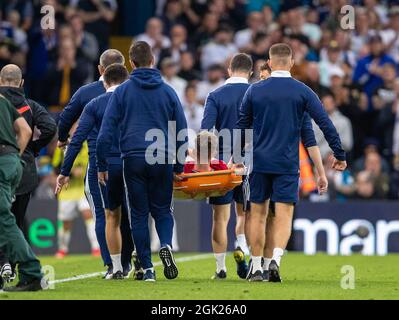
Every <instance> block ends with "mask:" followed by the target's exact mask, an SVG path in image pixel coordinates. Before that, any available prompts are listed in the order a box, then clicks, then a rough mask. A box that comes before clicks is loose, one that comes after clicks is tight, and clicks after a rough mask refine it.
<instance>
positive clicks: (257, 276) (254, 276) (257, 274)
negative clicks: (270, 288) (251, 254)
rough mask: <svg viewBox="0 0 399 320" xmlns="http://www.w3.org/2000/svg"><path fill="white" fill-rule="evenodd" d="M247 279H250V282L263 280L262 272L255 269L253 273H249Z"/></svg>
mask: <svg viewBox="0 0 399 320" xmlns="http://www.w3.org/2000/svg"><path fill="white" fill-rule="evenodd" d="M248 281H250V282H260V281H263V272H262V271H260V270H257V271H255V272H254V273H251V275H250V276H249V278H248Z"/></svg>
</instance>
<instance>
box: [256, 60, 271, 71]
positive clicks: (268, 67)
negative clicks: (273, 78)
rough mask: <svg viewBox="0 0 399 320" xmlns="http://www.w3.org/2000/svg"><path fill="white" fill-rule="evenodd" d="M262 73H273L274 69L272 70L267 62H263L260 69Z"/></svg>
mask: <svg viewBox="0 0 399 320" xmlns="http://www.w3.org/2000/svg"><path fill="white" fill-rule="evenodd" d="M259 70H260V71H264V70H266V71H267V72H269V73H272V69H271V68H270V66H269V64H268V63H267V62H263V63H262V64H261V65H260V67H259Z"/></svg>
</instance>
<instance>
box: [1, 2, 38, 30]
mask: <svg viewBox="0 0 399 320" xmlns="http://www.w3.org/2000/svg"><path fill="white" fill-rule="evenodd" d="M14 10H15V11H17V12H18V13H19V16H20V17H21V28H22V29H23V30H24V31H29V29H30V27H31V26H32V23H33V14H34V12H33V5H32V1H31V0H4V1H1V3H0V11H1V12H2V15H3V16H4V17H8V15H9V14H10V12H11V11H14Z"/></svg>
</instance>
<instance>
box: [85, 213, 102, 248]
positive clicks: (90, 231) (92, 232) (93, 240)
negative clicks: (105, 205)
mask: <svg viewBox="0 0 399 320" xmlns="http://www.w3.org/2000/svg"><path fill="white" fill-rule="evenodd" d="M85 223H86V234H87V237H88V238H89V241H90V246H91V250H95V249H98V248H99V247H100V246H99V245H98V241H97V236H96V227H95V222H94V219H88V220H86V222H85Z"/></svg>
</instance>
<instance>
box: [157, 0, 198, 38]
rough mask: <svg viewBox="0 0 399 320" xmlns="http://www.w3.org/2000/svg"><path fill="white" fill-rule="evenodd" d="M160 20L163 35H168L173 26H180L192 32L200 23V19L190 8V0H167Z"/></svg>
mask: <svg viewBox="0 0 399 320" xmlns="http://www.w3.org/2000/svg"><path fill="white" fill-rule="evenodd" d="M161 19H162V22H163V25H164V34H169V33H170V32H171V31H172V27H173V26H174V25H175V24H182V25H184V26H185V28H187V29H188V30H189V31H193V30H195V27H196V26H197V25H198V24H199V22H200V17H199V16H198V15H197V13H196V12H195V11H194V10H193V9H192V8H191V6H190V0H167V1H166V4H165V10H164V14H163V15H162V18H161Z"/></svg>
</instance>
